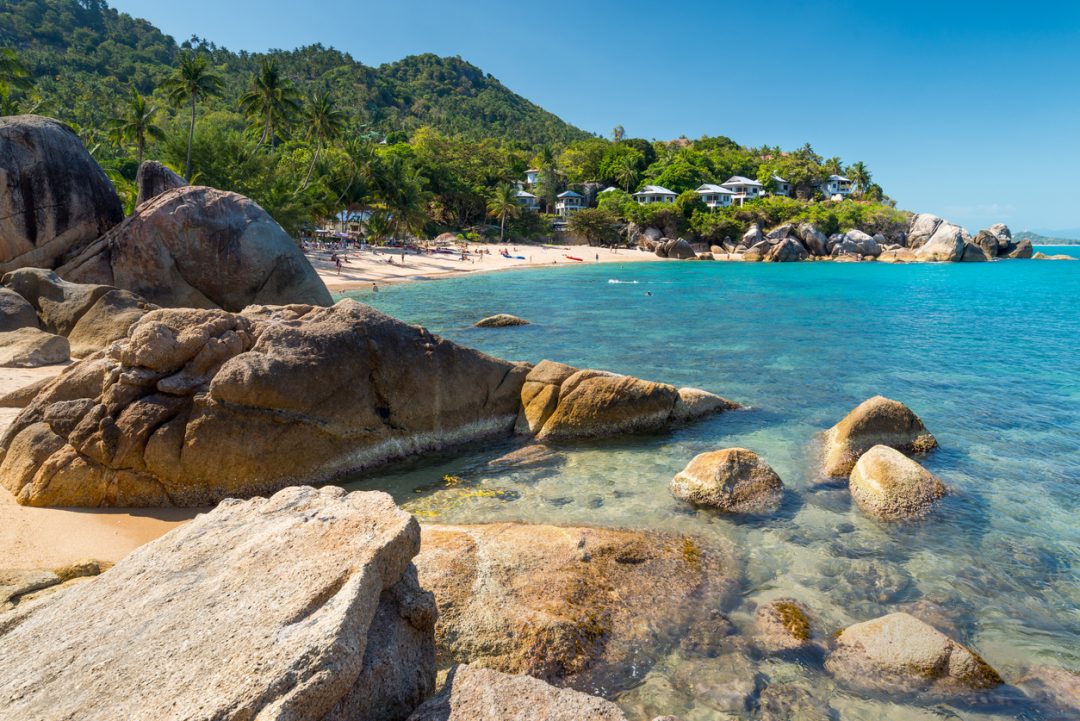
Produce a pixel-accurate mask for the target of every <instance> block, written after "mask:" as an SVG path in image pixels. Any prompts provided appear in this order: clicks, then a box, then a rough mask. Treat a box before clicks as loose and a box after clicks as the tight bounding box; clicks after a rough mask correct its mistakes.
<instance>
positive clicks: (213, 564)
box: [0, 487, 435, 721]
mask: <svg viewBox="0 0 1080 721" xmlns="http://www.w3.org/2000/svg"><path fill="white" fill-rule="evenodd" d="M419 544H420V530H419V527H418V526H417V524H416V521H415V520H413V519H412V518H411V517H410V516H409V515H408V514H406V513H404V512H402V511H400V510H399V509H398V508H397V507H396V506H395V505H394V503H393V500H392V499H391V498H390V497H389V496H388V495H386V494H383V493H352V494H346V493H345V491H343V490H342V489H340V488H330V487H328V488H323V489H318V490H316V489H314V488H307V487H294V488H289V489H286V490H284V491H281V492H280V493H278V494H276V495H274V496H273V497H272V498H269V499H265V498H256V499H252V500H249V501H226V502H223V503H221V504H220V505H219V506H218V507H217V508H215V509H214V510H213V511H211V512H209V513H206V514H204V515H200V516H198V517H196V518H195V520H193V521H191V522H190V523H188V524H186V525H184V526H182V527H180V528H177V529H175V530H173V531H171V532H170V533H168V534H166V535H165V536H162V537H161V538H159V539H158V540H156V541H153V542H151V543H149V544H147V545H145V546H143V547H142V548H139V549H137V550H136V551H134V552H132V553H131V554H130V555H129V556H127V557H126V558H124V559H123V560H122V561H121V562H120V563H118V564H117V565H116V566H115V567H113V568H112V569H110V570H109V571H107V572H106V573H104V574H102V575H101V576H99V577H97V578H95V579H93V580H90V581H88V582H86V583H83V584H81V585H80V586H77V587H75V588H72V589H70V590H68V591H66V592H64V593H62V594H58V595H55V596H53V597H51V598H46V599H43V600H41V601H38V602H35V603H31V604H27V605H26V606H20V607H18V608H16V609H15V610H14V611H11V612H9V613H7V614H4V615H2V616H0V655H2V656H3V658H4V659H5V667H4V673H3V674H2V675H0V698H3V699H4V704H5V706H4V711H5V713H7V714H9V715H10V717H11V718H27V719H29V718H33V719H37V720H39V721H49V720H50V719H70V718H79V719H88V720H94V719H103V720H104V719H108V720H109V721H112V720H113V719H120V718H131V719H135V718H146V719H149V718H172V717H174V716H175V715H176V713H177V712H178V710H182V711H183V715H184V717H185V718H193V719H218V718H230V719H235V718H259V719H281V720H285V719H291V720H296V721H300V720H305V719H312V720H314V719H335V720H337V719H341V720H342V721H343V720H344V719H355V718H363V719H371V720H372V721H383V720H385V721H396V720H400V719H404V718H405V717H406V716H408V714H409V712H410V711H411V710H412V709H413V708H415V706H416V705H417V704H419V703H420V701H421V700H422V699H423V698H424V697H425V696H427V695H428V694H430V693H431V692H432V691H433V690H434V682H435V666H434V647H433V625H434V621H435V607H434V604H433V602H432V599H431V596H430V594H427V593H425V592H423V591H421V590H420V588H419V587H418V586H417V584H416V578H415V573H414V571H413V569H412V568H411V566H410V560H411V558H412V557H413V555H415V553H416V552H417V550H418V549H419Z"/></svg>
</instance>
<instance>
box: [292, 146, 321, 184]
mask: <svg viewBox="0 0 1080 721" xmlns="http://www.w3.org/2000/svg"><path fill="white" fill-rule="evenodd" d="M320 152H322V145H321V144H320V145H316V146H315V154H314V155H312V156H311V165H309V166H308V169H307V175H305V176H304V182H303V183H302V184H301V185H300V187H299V188H298V189H297V190H298V192H299V191H300V190H303V189H304V188H306V187H307V186H308V183H309V182H310V181H311V171H313V170H315V163H317V162H319V153H320Z"/></svg>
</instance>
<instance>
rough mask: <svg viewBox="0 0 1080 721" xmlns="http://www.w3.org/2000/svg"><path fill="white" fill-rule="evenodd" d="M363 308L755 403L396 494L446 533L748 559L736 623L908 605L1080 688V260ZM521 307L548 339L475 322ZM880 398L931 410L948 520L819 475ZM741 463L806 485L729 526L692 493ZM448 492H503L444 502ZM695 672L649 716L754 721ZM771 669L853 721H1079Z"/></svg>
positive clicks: (464, 339) (555, 286) (625, 278)
mask: <svg viewBox="0 0 1080 721" xmlns="http://www.w3.org/2000/svg"><path fill="white" fill-rule="evenodd" d="M1042 250H1044V251H1045V252H1048V253H1062V252H1064V253H1069V254H1071V255H1075V256H1078V257H1080V249H1078V248H1044V249H1042ZM650 293H651V295H649V294H650ZM350 295H352V297H355V298H357V299H358V300H361V301H363V302H366V303H370V304H372V305H374V306H375V307H377V308H379V309H380V310H383V311H385V312H387V313H389V314H391V315H394V316H396V317H398V318H401V319H403V320H406V321H408V322H412V323H418V324H422V325H424V326H426V327H427V328H429V329H430V330H431V331H433V332H435V333H439V334H441V335H443V336H445V337H447V338H450V339H452V340H455V341H458V342H460V343H464V344H467V345H470V346H473V347H475V348H479V349H481V350H483V351H486V352H488V353H491V354H493V355H496V356H500V357H504V358H509V359H517V360H527V361H533V362H535V361H539V360H541V359H544V358H550V359H554V360H559V361H563V362H566V363H569V364H572V365H576V366H580V367H592V368H604V369H609V370H613V371H617V372H621V373H628V374H632V375H636V376H639V377H642V378H647V379H650V380H658V381H665V382H669V383H672V384H675V385H679V386H683V385H688V386H696V387H700V388H704V389H706V390H710V391H713V392H715V393H718V394H720V395H722V396H724V397H726V398H729V399H732V400H735V401H737V402H739V403H741V404H744V405H745V406H747V410H743V411H737V412H732V413H726V414H723V415H720V416H717V417H714V418H711V419H708V420H706V421H704V422H701V423H698V424H695V425H692V426H688V427H682V428H678V429H675V430H674V431H672V432H670V433H667V434H663V435H658V436H634V437H626V438H619V439H616V440H610V441H605V442H600V443H591V444H576V445H573V446H570V447H563V448H559V449H558V455H557V457H556V458H555V459H553V460H552V462H551V463H550V464H547V465H544V466H540V467H533V468H525V469H520V468H518V469H511V470H503V471H500V470H497V469H493V468H492V467H489V466H488V465H487V462H488V461H490V460H492V459H493V458H495V457H497V456H500V455H502V454H503V453H505V452H506V451H507V450H508V449H509V448H510V447H511V446H510V445H509V444H505V445H497V446H493V447H490V448H474V449H469V450H467V451H466V452H465V453H462V454H455V455H453V456H448V457H446V458H445V459H442V460H434V461H427V462H425V463H421V464H411V465H407V466H403V467H399V468H395V469H393V470H391V471H390V472H388V473H383V474H379V477H378V481H377V485H378V486H379V487H380V488H384V489H386V490H389V491H390V492H391V493H393V494H394V495H395V497H396V499H397V500H398V501H399V502H401V503H403V504H405V505H406V507H407V508H410V509H413V510H416V511H419V512H420V513H421V514H422V515H427V516H429V517H435V518H437V519H438V520H440V521H444V522H484V521H495V520H516V521H532V522H545V523H556V524H593V525H613V526H626V527H645V528H668V529H676V530H680V531H687V532H694V533H698V534H701V535H703V536H706V537H721V538H725V539H728V540H730V541H731V542H733V543H734V544H735V545H736V546H737V547H738V549H739V551H740V553H741V555H742V560H743V564H744V578H743V589H744V592H743V598H742V601H741V603H740V605H739V606H738V607H737V608H735V609H733V610H732V612H731V613H730V614H729V615H730V617H731V619H732V620H733V621H734V622H735V624H736V625H737V626H740V627H743V628H748V627H749V626H750V624H751V623H752V619H753V610H754V608H755V605H756V604H759V603H761V602H764V601H768V600H770V599H772V598H776V597H778V596H794V597H795V598H798V599H800V600H802V601H803V602H805V603H806V604H807V605H808V606H809V607H810V608H811V609H812V610H813V612H814V614H815V617H816V619H817V620H818V623H819V629H820V630H822V631H823V632H824V633H826V634H827V633H828V632H831V631H832V630H835V629H838V628H840V627H842V626H844V625H846V624H849V623H852V622H856V621H862V620H866V619H869V618H873V617H876V616H880V615H883V614H885V613H889V612H891V611H894V610H909V611H912V612H913V613H915V614H916V615H920V616H921V617H923V618H924V619H926V620H928V621H930V622H931V623H933V624H935V625H937V626H938V627H939V628H942V630H945V631H947V632H949V633H951V634H954V635H955V636H956V637H957V638H958V640H961V641H962V642H965V643H968V644H970V645H972V646H974V647H975V648H976V649H977V650H978V651H979V652H980V653H981V654H982V655H983V656H984V657H985V658H986V659H987V660H988V661H989V662H990V663H991V664H992V665H993V666H995V667H996V668H997V669H998V670H999V671H1001V672H1002V674H1003V675H1004V676H1005V677H1006V679H1007V680H1014V681H1015V680H1017V679H1018V678H1019V677H1020V675H1022V673H1023V672H1024V670H1025V669H1027V668H1029V667H1033V666H1040V665H1052V666H1061V667H1065V668H1069V669H1072V670H1074V671H1076V670H1080V261H1078V262H1054V261H1030V260H1029V261H1008V262H993V263H979V264H948V265H945V264H941V265H884V264H876V263H865V264H854V263H852V264H836V263H792V264H760V263H754V264H737V263H707V262H701V263H677V262H667V263H626V264H609V265H581V266H575V267H559V268H550V269H537V270H521V271H514V272H507V273H499V274H487V275H472V276H466V277H459V278H453V279H447V280H439V281H438V282H430V283H412V284H405V285H397V286H387V287H384V288H382V289H381V291H380V292H379V293H377V294H376V293H371V292H369V291H368V292H360V293H352V294H350ZM497 312H502V313H513V314H515V315H520V316H522V317H524V318H528V319H530V320H531V321H532V322H533V324H532V325H529V326H525V327H517V328H505V329H475V328H472V327H471V325H472V323H473V322H475V321H476V320H478V319H479V318H482V317H484V316H486V315H490V314H493V313H497ZM876 394H881V395H885V396H888V397H890V398H895V399H897V400H901V401H903V402H904V403H906V404H908V405H909V406H910V407H911V408H912V409H913V410H915V412H916V413H918V414H919V415H920V416H921V417H922V419H923V421H924V422H925V423H926V425H927V427H928V428H929V429H930V430H931V431H932V432H933V433H934V434H935V435H936V436H937V438H938V441H939V442H940V444H941V448H940V449H938V450H937V451H935V452H934V453H932V454H930V455H929V456H928V457H926V458H925V459H924V461H923V462H924V465H926V466H927V467H928V468H929V469H930V470H932V471H933V472H935V473H936V474H938V475H939V476H940V477H941V478H942V479H943V480H944V481H945V483H946V484H947V485H948V486H949V487H950V489H951V494H950V495H949V496H948V497H947V498H946V499H945V500H944V501H943V502H941V503H940V504H939V505H938V506H937V507H936V509H935V511H934V512H933V513H932V514H931V515H930V516H929V517H928V518H926V519H924V520H921V521H918V522H914V523H903V524H894V525H886V524H882V523H879V522H876V521H873V520H871V519H869V518H867V517H865V516H864V515H862V513H861V512H860V511H859V510H858V508H856V507H854V506H853V504H852V503H851V500H850V497H849V494H848V492H847V489H846V485H844V484H839V485H837V484H836V483H829V482H827V481H826V479H824V478H823V477H822V476H821V474H820V472H819V459H818V454H819V451H820V445H819V436H820V433H821V431H822V430H824V429H825V428H828V427H829V426H831V425H832V424H834V423H835V422H836V421H838V420H839V419H841V418H842V417H843V416H844V415H845V414H846V413H847V412H848V411H850V410H851V409H852V408H853V407H854V406H856V405H857V404H858V403H860V402H861V401H863V400H865V399H866V398H868V397H870V396H873V395H876ZM728 446H744V447H747V448H751V449H753V450H755V451H757V452H758V453H759V454H760V455H761V456H762V457H763V458H765V459H766V460H767V461H768V462H769V463H770V464H771V465H772V466H773V468H775V469H776V471H777V472H778V473H779V474H780V476H781V477H782V478H783V480H784V483H785V485H786V487H787V489H788V493H787V497H786V500H785V502H784V505H783V507H782V508H781V511H780V512H779V513H778V514H776V515H775V516H774V517H771V518H768V519H754V520H738V519H732V518H729V517H723V516H720V515H717V514H715V513H712V512H708V511H697V510H693V509H691V508H688V507H686V506H685V505H683V504H681V503H679V502H678V501H676V500H675V499H674V498H672V497H671V495H670V494H669V493H668V490H667V484H668V481H669V480H670V479H671V477H672V476H673V475H675V473H677V472H678V471H679V470H681V469H682V467H683V466H684V465H685V464H686V463H687V462H688V461H689V460H690V459H691V458H692V457H693V456H694V455H696V454H697V453H701V452H703V451H707V450H713V449H716V448H723V447H728ZM444 474H454V475H457V476H461V477H462V478H465V479H467V480H468V481H469V482H471V483H475V484H476V485H477V486H478V487H480V488H483V489H488V490H492V491H495V492H496V493H494V494H488V495H487V496H486V497H484V496H481V497H471V496H470V497H464V496H462V495H461V494H453V493H450V492H449V491H446V490H425V489H438V487H439V484H438V481H439V479H441V478H442V476H443V475H444ZM372 484H373V481H372V480H371V479H366V480H365V479H359V480H357V482H356V484H355V485H356V487H371V485H372ZM418 489H419V492H418ZM689 663H695V662H691V661H684V660H682V659H680V658H679V656H678V654H677V653H675V654H673V655H672V657H671V658H670V659H667V660H665V661H664V662H662V663H660V664H657V665H656V666H655V667H654V668H652V669H651V670H649V671H648V673H647V674H645V675H643V677H642V679H641V685H640V686H638V687H637V688H635V689H632V690H630V691H626V692H623V693H621V694H620V695H619V696H618V697H617V699H616V700H617V701H618V702H619V703H620V704H621V705H623V706H624V708H625V709H626V710H627V711H628V713H629V714H630V715H631V717H632V718H643V719H648V718H651V717H652V715H656V714H659V713H672V714H677V715H679V716H680V717H681V718H682V719H683V721H698V720H703V719H714V718H720V719H723V718H743V717H744V716H742V715H740V714H739V713H734V712H731V711H730V710H725V709H724V708H723V707H722V705H718V704H717V703H716V701H715V699H714V698H713V697H711V696H710V695H709V694H708V693H703V692H700V691H695V690H694V688H692V687H687V686H686V685H685V684H684V685H680V684H679V682H678V679H679V678H684V677H685V676H686V674H685V673H681V674H680V664H689ZM755 663H756V664H757V667H756V671H757V672H758V673H759V674H762V675H764V676H766V677H768V678H770V679H773V680H774V681H782V682H784V683H790V684H793V685H797V686H802V687H804V688H806V689H807V690H809V691H811V692H812V693H813V694H814V695H816V696H817V697H818V698H819V699H822V700H826V701H828V702H829V703H830V704H831V706H832V708H833V709H835V711H836V713H837V717H838V718H840V719H845V720H847V719H866V720H871V719H873V720H875V721H877V720H879V719H915V720H919V719H943V718H953V719H955V718H962V719H1006V718H1010V719H1011V718H1024V719H1032V720H1034V719H1049V718H1060V716H1055V715H1053V713H1052V712H1050V711H1049V710H1047V709H1046V708H1044V707H1042V706H1040V705H1038V704H1027V703H1023V702H1017V704H1016V705H1011V706H1010V705H1006V706H996V707H987V708H972V707H953V706H950V705H947V704H936V705H929V706H924V707H918V706H910V705H903V704H900V703H896V702H894V701H891V700H889V699H884V698H870V697H866V696H860V695H859V694H853V693H849V692H847V691H844V690H843V689H842V688H839V687H837V686H836V685H835V684H834V682H833V681H832V680H831V679H830V678H829V677H828V676H826V675H825V674H823V673H822V672H821V670H820V667H818V666H817V665H816V664H814V663H812V662H805V661H802V660H777V659H767V660H759V661H757V662H755ZM681 671H683V672H685V671H686V669H685V668H682V669H681ZM701 673H710V671H709V669H701Z"/></svg>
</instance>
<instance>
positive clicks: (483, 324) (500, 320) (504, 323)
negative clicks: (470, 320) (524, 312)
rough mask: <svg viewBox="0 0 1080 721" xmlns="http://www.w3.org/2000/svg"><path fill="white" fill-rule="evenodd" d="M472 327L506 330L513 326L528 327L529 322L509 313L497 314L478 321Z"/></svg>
mask: <svg viewBox="0 0 1080 721" xmlns="http://www.w3.org/2000/svg"><path fill="white" fill-rule="evenodd" d="M473 325H474V326H475V327H477V328H508V327H510V326H515V325H529V321H527V320H525V319H524V318H518V317H517V316H516V315H510V314H509V313H497V314H495V315H490V316H488V317H487V318H483V319H481V320H478V321H476V323H474V324H473Z"/></svg>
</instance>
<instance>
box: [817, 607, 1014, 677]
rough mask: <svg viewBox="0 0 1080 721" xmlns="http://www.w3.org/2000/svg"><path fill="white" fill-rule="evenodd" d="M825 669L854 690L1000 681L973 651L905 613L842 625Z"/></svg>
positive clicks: (996, 674) (826, 660) (993, 671)
mask: <svg viewBox="0 0 1080 721" xmlns="http://www.w3.org/2000/svg"><path fill="white" fill-rule="evenodd" d="M825 669H826V670H827V671H828V672H829V673H831V674H833V675H834V676H835V677H837V679H839V680H840V681H842V682H844V683H845V684H847V685H849V686H852V687H854V688H857V689H865V690H870V691H878V692H886V693H893V694H910V693H931V694H934V695H952V694H963V693H966V692H971V691H980V690H984V689H988V688H993V687H994V686H998V685H999V684H1001V683H1002V681H1001V677H1000V676H999V675H998V673H997V671H995V670H994V669H993V668H991V667H990V665H989V664H988V663H986V661H984V660H983V659H982V658H981V657H980V656H979V655H978V654H976V653H975V652H974V651H972V650H971V649H969V648H968V647H966V646H964V645H963V644H961V643H958V642H956V641H954V640H953V639H951V638H949V637H948V636H946V635H945V634H943V633H941V632H940V631H938V630H937V629H935V628H934V627H932V626H930V625H928V624H926V623H923V622H922V621H920V620H919V619H917V618H915V617H914V616H911V615H908V614H906V613H891V614H889V615H888V616H883V617H881V618H876V619H874V620H872V621H866V622H864V623H857V624H855V625H853V626H849V627H847V628H845V629H844V630H843V631H841V632H840V634H839V635H838V636H837V637H836V645H835V648H834V649H833V650H832V651H831V652H830V653H829V655H828V657H827V658H826V659H825Z"/></svg>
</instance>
